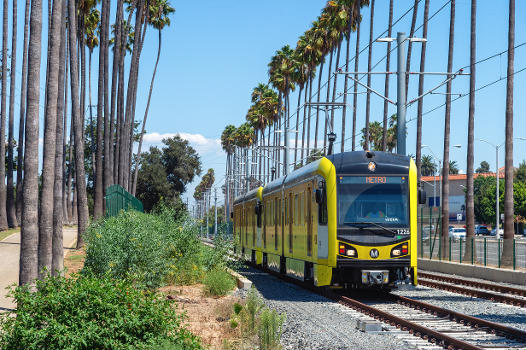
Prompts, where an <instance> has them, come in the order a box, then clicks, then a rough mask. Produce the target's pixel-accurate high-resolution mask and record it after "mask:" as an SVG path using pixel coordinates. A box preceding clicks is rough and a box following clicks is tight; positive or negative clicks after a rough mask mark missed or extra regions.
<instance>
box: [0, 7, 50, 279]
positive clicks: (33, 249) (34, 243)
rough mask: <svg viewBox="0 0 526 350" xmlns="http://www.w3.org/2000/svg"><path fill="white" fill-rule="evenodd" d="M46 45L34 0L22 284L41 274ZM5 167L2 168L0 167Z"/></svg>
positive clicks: (28, 89) (29, 58) (31, 26)
mask: <svg viewBox="0 0 526 350" xmlns="http://www.w3.org/2000/svg"><path fill="white" fill-rule="evenodd" d="M41 45H42V1H41V0H32V1H31V16H30V38H29V47H28V70H27V101H26V103H27V118H26V125H25V130H26V134H25V139H26V142H25V150H24V187H23V192H24V193H23V196H24V201H23V205H22V225H21V229H20V234H21V237H22V239H21V242H20V265H19V268H20V270H19V279H18V283H19V284H20V285H24V284H29V283H33V282H34V281H35V280H36V278H37V277H38V116H39V101H40V59H41ZM0 168H1V167H0Z"/></svg>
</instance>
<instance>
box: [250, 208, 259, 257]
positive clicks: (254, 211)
mask: <svg viewBox="0 0 526 350" xmlns="http://www.w3.org/2000/svg"><path fill="white" fill-rule="evenodd" d="M250 209H251V210H250V216H251V217H252V249H255V248H256V221H258V220H257V217H258V214H257V210H258V203H257V202H254V207H253V208H250Z"/></svg>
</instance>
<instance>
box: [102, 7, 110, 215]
mask: <svg viewBox="0 0 526 350" xmlns="http://www.w3.org/2000/svg"><path fill="white" fill-rule="evenodd" d="M104 3H105V4H106V11H105V12H104V16H103V17H102V20H103V21H104V22H103V24H104V27H105V31H104V33H105V34H104V36H101V38H102V42H103V46H104V142H103V147H104V149H103V153H104V168H103V174H104V175H103V179H102V200H101V201H102V212H103V213H104V207H105V206H104V194H105V189H106V188H107V187H108V186H110V185H112V184H113V176H112V172H111V164H112V163H111V159H110V154H111V153H112V152H113V145H112V143H111V138H110V135H111V123H110V103H111V102H110V97H109V93H108V88H109V86H108V84H109V74H110V71H109V61H110V58H109V31H110V9H111V7H110V0H104Z"/></svg>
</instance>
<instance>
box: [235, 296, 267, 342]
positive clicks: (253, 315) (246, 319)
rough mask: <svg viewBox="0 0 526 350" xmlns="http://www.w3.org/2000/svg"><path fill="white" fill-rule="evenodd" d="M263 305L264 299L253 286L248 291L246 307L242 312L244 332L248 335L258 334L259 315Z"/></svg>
mask: <svg viewBox="0 0 526 350" xmlns="http://www.w3.org/2000/svg"><path fill="white" fill-rule="evenodd" d="M263 305H264V304H263V300H262V299H261V297H260V296H259V295H258V293H257V291H256V288H254V287H253V286H252V288H250V290H249V291H248V294H247V298H246V301H245V307H244V308H243V310H242V312H241V313H240V315H241V323H242V324H243V332H244V333H245V334H247V335H248V336H250V335H254V334H256V331H257V316H258V313H259V311H260V310H261V308H262V307H263Z"/></svg>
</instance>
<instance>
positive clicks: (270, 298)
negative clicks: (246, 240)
mask: <svg viewBox="0 0 526 350" xmlns="http://www.w3.org/2000/svg"><path fill="white" fill-rule="evenodd" d="M240 272H241V274H242V275H243V276H245V277H246V278H248V279H249V280H251V281H252V283H253V285H254V286H255V287H256V288H257V290H258V291H259V293H260V295H261V296H262V297H263V299H264V302H265V304H266V305H267V306H268V307H270V308H272V309H275V310H277V311H278V312H280V313H282V312H285V313H286V314H287V319H286V322H285V324H284V329H283V336H282V339H281V344H282V346H283V349H290V350H293V349H294V350H296V349H307V350H314V349H327V350H329V349H331V350H332V349H354V350H361V349H363V350H370V349H387V350H389V349H408V348H410V346H408V344H407V343H405V342H403V341H401V340H399V339H396V338H395V337H394V336H392V335H390V334H389V333H388V332H382V333H381V334H374V333H363V332H361V331H359V330H357V329H356V325H357V319H356V318H355V317H354V316H353V315H351V314H350V310H349V309H348V308H347V307H345V306H343V305H340V304H338V303H335V302H333V301H331V300H329V299H327V298H325V297H322V296H320V295H317V294H314V293H312V292H309V291H307V290H305V289H302V288H300V287H298V286H295V285H292V284H289V283H286V282H283V281H281V280H279V279H278V278H276V277H274V276H271V275H268V274H266V273H264V272H261V271H259V270H256V269H252V268H244V269H243V270H242V271H240ZM245 293H246V292H242V291H239V294H240V296H244V294H245Z"/></svg>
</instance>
